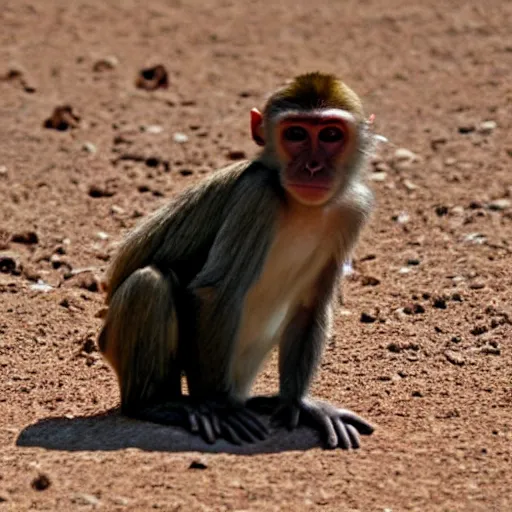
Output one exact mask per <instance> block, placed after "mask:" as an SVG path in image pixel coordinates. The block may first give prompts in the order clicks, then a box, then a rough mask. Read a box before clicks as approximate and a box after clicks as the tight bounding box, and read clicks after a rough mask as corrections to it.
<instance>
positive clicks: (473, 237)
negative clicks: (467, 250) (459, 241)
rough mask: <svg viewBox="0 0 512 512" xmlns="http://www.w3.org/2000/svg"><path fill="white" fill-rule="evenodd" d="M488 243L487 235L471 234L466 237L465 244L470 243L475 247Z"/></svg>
mask: <svg viewBox="0 0 512 512" xmlns="http://www.w3.org/2000/svg"><path fill="white" fill-rule="evenodd" d="M486 241H487V238H486V237H485V235H482V234H481V233H469V234H467V235H466V236H464V242H468V243H471V244H475V245H482V244H484V243H485V242H486Z"/></svg>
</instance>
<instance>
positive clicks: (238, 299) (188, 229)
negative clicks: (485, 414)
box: [98, 73, 374, 449]
mask: <svg viewBox="0 0 512 512" xmlns="http://www.w3.org/2000/svg"><path fill="white" fill-rule="evenodd" d="M369 124H370V123H369V121H368V120H367V119H366V118H365V115H364V112H363V107H362V104H361V101H360V99H359V98H358V96H357V95H356V94H355V93H354V92H353V91H352V90H351V89H350V88H349V87H348V86H347V85H345V84H344V83H343V82H342V81H340V80H338V79H337V78H336V77H334V76H332V75H328V74H322V73H309V74H304V75H300V76H298V77H296V78H295V79H294V80H293V81H291V82H290V83H288V84H287V85H285V86H284V87H283V88H281V89H279V90H277V91H276V92H275V93H274V94H272V95H271V96H270V98H269V99H268V101H267V102H266V104H265V106H264V109H263V111H262V112H260V111H258V110H257V109H253V110H252V111H251V131H252V138H253V139H254V141H255V142H256V144H257V145H259V146H260V147H261V152H260V154H259V155H258V156H257V157H256V158H255V159H254V160H252V161H245V162H242V163H236V164H234V165H230V166H228V167H226V168H224V169H221V170H219V171H217V172H215V173H214V174H213V175H212V176H211V177H210V178H209V179H207V180H206V181H205V182H203V183H202V184H200V185H199V186H195V187H193V188H191V189H189V190H188V191H186V192H185V193H184V194H182V195H181V196H179V197H178V198H176V199H175V200H173V201H172V202H171V203H170V204H168V205H166V206H164V207H163V208H162V209H160V210H158V211H157V212H156V213H155V214H154V215H152V216H151V217H149V218H148V219H146V220H145V221H144V222H142V224H140V225H139V226H138V227H137V228H136V229H135V230H134V231H133V232H132V233H131V234H129V235H128V237H127V238H126V239H125V241H124V242H123V243H122V245H121V246H120V248H119V250H118V252H117V255H116V256H115V257H114V259H113V262H112V264H111V266H110V269H109V272H108V276H107V287H106V290H107V299H106V301H107V304H108V312H107V314H106V317H105V321H104V326H103V328H102V330H101V332H100V335H99V338H98V345H99V347H100V350H101V352H102V353H103V355H104V356H105V358H106V359H107V360H108V362H109V363H110V365H111V366H112V367H113V368H114V370H115V371H116V373H117V377H118V381H119V386H120V392H121V410H122V412H123V413H125V414H126V415H129V416H131V417H134V418H139V419H142V420H147V421H152V422H156V423H160V424H166V425H174V426H181V427H183V428H185V429H187V430H188V431H190V432H192V433H195V434H199V435H201V436H202V437H203V438H204V439H205V440H206V441H207V442H210V443H213V442H215V441H216V440H217V439H220V438H223V439H225V440H227V441H229V442H231V443H235V444H241V443H243V442H255V441H257V440H262V439H264V438H265V437H266V436H267V435H268V434H269V430H268V426H267V423H265V422H263V420H262V416H261V414H269V415H271V417H272V420H273V421H274V422H277V423H278V424H281V425H284V426H286V427H287V428H289V429H293V428H295V427H297V426H298V425H301V424H305V425H310V426H311V427H313V428H314V429H316V430H317V431H318V432H319V434H320V436H321V438H322V439H323V441H324V444H325V446H326V447H328V448H336V447H339V448H343V449H349V448H353V449H355V448H358V447H359V446H360V437H359V436H360V434H361V435H369V434H371V433H372V431H373V427H372V426H371V425H370V424H369V423H368V422H367V421H366V420H364V419H363V418H361V417H359V416H357V415H356V414H355V413H353V412H351V411H348V410H345V409H338V408H337V407H335V406H334V405H331V404H329V403H326V402H320V401H318V400H314V399H312V398H310V397H309V396H308V389H309V387H310V384H311V381H312V379H313V377H314V375H315V371H316V369H317V368H318V365H319V363H320V358H321V355H322V351H323V347H324V342H325V340H326V338H327V336H328V334H329V329H330V327H331V316H332V309H333V305H334V303H335V302H336V286H337V284H338V283H339V280H340V278H341V272H342V267H343V262H344V261H346V260H347V259H348V258H349V257H350V254H351V252H352V250H353V248H354V245H355V243H356V241H357V239H358V236H359V234H360V232H361V229H362V227H363V226H364V224H365V222H366V220H367V218H368V216H369V214H370V212H371V210H372V205H373V195H372V193H371V191H370V190H369V189H368V188H367V186H366V185H365V184H364V183H363V171H364V167H365V164H366V162H367V160H368V156H369V154H370V153H371V149H372V146H373V140H374V135H372V134H371V133H370V129H369ZM276 346H277V347H278V349H279V378H280V384H279V393H278V394H277V395H275V396H261V397H251V396H250V392H251V386H252V383H253V381H254V379H255V377H256V376H257V374H258V371H259V370H260V368H261V366H262V364H263V362H264V361H265V359H266V358H267V356H268V354H269V353H270V351H271V350H272V349H273V348H274V347H276ZM182 375H184V376H185V378H186V382H187V387H188V394H184V393H183V391H182V386H181V377H182Z"/></svg>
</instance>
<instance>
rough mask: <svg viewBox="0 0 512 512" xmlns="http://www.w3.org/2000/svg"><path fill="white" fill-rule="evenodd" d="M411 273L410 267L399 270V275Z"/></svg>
mask: <svg viewBox="0 0 512 512" xmlns="http://www.w3.org/2000/svg"><path fill="white" fill-rule="evenodd" d="M409 272H411V269H410V268H408V267H402V268H400V269H399V270H398V273H399V274H408V273H409Z"/></svg>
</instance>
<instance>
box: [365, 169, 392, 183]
mask: <svg viewBox="0 0 512 512" xmlns="http://www.w3.org/2000/svg"><path fill="white" fill-rule="evenodd" d="M387 176H388V173H387V172H384V171H378V172H374V173H372V174H370V176H369V177H368V179H369V180H370V181H375V182H378V183H380V182H383V181H386V178H387Z"/></svg>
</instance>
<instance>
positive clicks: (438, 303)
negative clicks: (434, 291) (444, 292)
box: [432, 297, 446, 309]
mask: <svg viewBox="0 0 512 512" xmlns="http://www.w3.org/2000/svg"><path fill="white" fill-rule="evenodd" d="M432 306H433V307H435V308H437V309H446V300H445V299H444V298H443V297H434V301H433V303H432Z"/></svg>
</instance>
